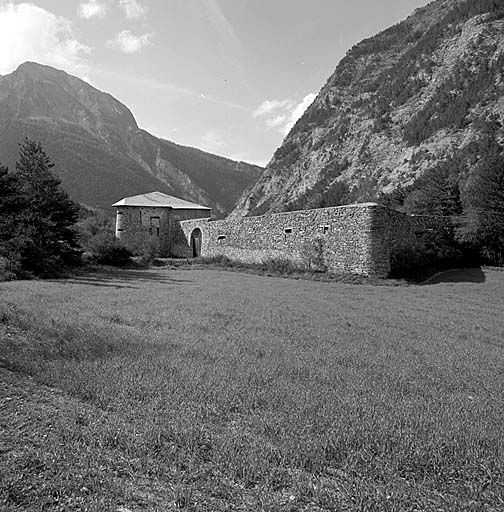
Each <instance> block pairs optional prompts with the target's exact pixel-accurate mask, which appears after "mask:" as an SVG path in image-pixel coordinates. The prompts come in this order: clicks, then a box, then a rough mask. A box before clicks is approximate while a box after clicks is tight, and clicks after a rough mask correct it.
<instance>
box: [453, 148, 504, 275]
mask: <svg viewBox="0 0 504 512" xmlns="http://www.w3.org/2000/svg"><path fill="white" fill-rule="evenodd" d="M501 151H502V149H501V148H499V147H497V146H494V147H493V150H492V151H490V152H489V153H487V154H486V155H485V157H484V158H483V159H482V160H481V161H480V162H479V164H478V166H477V167H476V169H475V170H474V173H473V175H472V176H471V178H470V180H469V182H468V184H467V187H466V189H465V191H464V199H465V200H464V203H465V209H464V215H463V216H462V220H461V227H460V229H459V236H460V237H461V239H462V240H463V241H465V242H468V243H470V244H471V245H472V246H473V247H474V248H476V249H477V250H478V251H479V252H480V254H481V255H482V256H483V258H484V259H485V260H486V261H487V262H489V263H492V264H496V265H504V156H503V155H502V152H501Z"/></svg>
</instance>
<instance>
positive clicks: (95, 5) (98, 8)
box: [77, 0, 107, 20]
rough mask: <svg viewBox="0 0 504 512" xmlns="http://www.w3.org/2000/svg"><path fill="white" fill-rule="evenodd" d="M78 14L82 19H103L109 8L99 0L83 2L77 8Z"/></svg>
mask: <svg viewBox="0 0 504 512" xmlns="http://www.w3.org/2000/svg"><path fill="white" fill-rule="evenodd" d="M77 14H78V15H79V17H80V18H84V19H85V20H90V19H91V18H103V17H104V16H105V14H107V6H106V5H105V4H104V3H102V2H100V1H99V0H89V1H88V2H82V3H80V4H79V7H78V8H77Z"/></svg>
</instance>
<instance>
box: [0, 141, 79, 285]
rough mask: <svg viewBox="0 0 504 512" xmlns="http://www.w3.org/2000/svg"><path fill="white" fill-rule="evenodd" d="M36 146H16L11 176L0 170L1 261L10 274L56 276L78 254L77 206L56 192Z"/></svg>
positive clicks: (49, 168) (46, 161) (32, 143)
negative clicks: (16, 156)
mask: <svg viewBox="0 0 504 512" xmlns="http://www.w3.org/2000/svg"><path fill="white" fill-rule="evenodd" d="M53 167H54V164H52V163H51V161H50V159H49V158H48V156H47V155H46V153H45V152H44V150H43V148H42V146H41V144H40V143H39V142H35V141H32V140H28V139H26V140H25V142H24V143H23V144H21V145H20V151H19V159H18V162H17V163H16V169H15V171H14V172H9V171H8V169H7V168H6V167H4V166H1V167H0V259H1V263H2V265H3V266H4V267H5V266H8V267H9V269H10V270H12V271H13V272H19V271H24V272H30V273H33V274H36V275H51V274H56V273H57V272H58V271H59V270H60V269H61V268H63V267H64V266H66V265H70V264H73V263H75V262H76V261H77V259H78V257H79V255H80V246H79V240H78V234H77V232H76V230H75V223H76V222H77V219H78V216H79V209H80V207H79V205H78V204H77V203H75V202H74V201H72V200H71V199H70V198H69V197H68V194H67V193H66V192H65V191H64V190H63V189H62V188H61V182H60V180H59V179H58V178H57V177H56V176H55V175H54V174H53V172H52V168H53Z"/></svg>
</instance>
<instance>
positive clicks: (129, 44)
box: [107, 30, 152, 53]
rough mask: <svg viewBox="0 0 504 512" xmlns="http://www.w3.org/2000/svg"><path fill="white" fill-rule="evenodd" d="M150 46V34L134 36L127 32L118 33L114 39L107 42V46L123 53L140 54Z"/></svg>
mask: <svg viewBox="0 0 504 512" xmlns="http://www.w3.org/2000/svg"><path fill="white" fill-rule="evenodd" d="M151 44H152V34H143V35H141V36H136V35H135V34H132V33H131V32H130V31H129V30H123V31H121V32H119V33H118V34H117V35H116V36H115V38H114V39H111V40H110V41H107V46H108V47H109V48H113V49H115V50H119V51H121V52H124V53H140V52H141V51H142V50H143V49H144V48H145V47H146V46H150V45H151Z"/></svg>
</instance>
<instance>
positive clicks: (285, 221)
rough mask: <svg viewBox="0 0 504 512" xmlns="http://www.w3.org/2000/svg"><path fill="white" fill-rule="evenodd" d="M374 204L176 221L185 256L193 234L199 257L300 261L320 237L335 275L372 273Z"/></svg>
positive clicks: (248, 260) (329, 265) (254, 260)
mask: <svg viewBox="0 0 504 512" xmlns="http://www.w3.org/2000/svg"><path fill="white" fill-rule="evenodd" d="M376 207H377V206H376V205H373V204H371V203H369V204H363V205H350V206H342V207H333V208H321V209H315V210H303V211H298V212H286V213H277V214H272V215H264V216H259V217H245V218H242V219H227V220H222V221H210V222H208V221H198V220H189V221H182V222H180V226H181V229H182V231H183V233H184V235H185V244H186V245H185V253H183V251H181V253H180V254H179V255H181V256H182V255H185V256H190V252H189V250H188V249H189V241H190V238H191V233H192V232H193V230H194V229H196V228H199V229H200V230H201V232H202V248H201V255H202V256H217V255H224V256H227V257H229V258H231V259H235V260H239V261H243V262H249V263H257V262H261V261H264V260H266V259H268V258H286V259H290V260H292V261H299V260H300V259H301V258H302V255H301V250H302V246H303V244H304V243H306V242H312V241H313V240H314V239H315V238H317V237H321V238H323V239H324V241H325V243H324V246H325V257H326V262H327V264H328V267H329V269H330V270H332V271H335V272H345V273H356V274H364V275H370V274H374V273H375V265H374V263H373V260H372V259H373V253H372V233H371V229H372V225H373V215H374V212H375V211H376Z"/></svg>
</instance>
